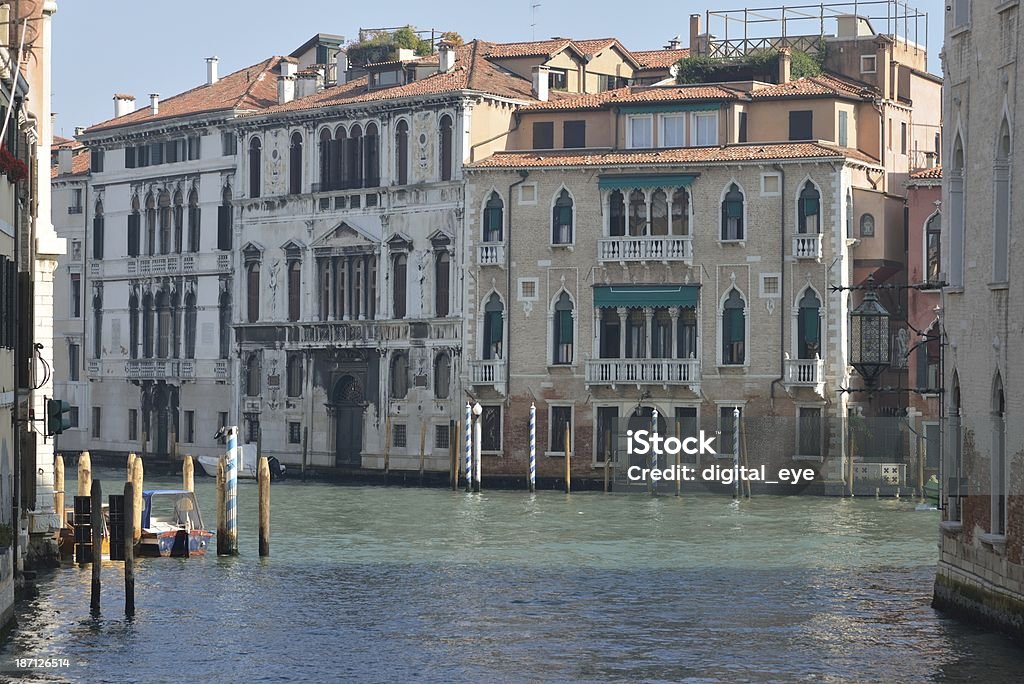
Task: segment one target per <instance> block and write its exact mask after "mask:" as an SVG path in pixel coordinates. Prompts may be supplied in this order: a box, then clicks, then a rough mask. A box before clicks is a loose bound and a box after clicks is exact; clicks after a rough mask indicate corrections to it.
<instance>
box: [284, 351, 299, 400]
mask: <svg viewBox="0 0 1024 684" xmlns="http://www.w3.org/2000/svg"><path fill="white" fill-rule="evenodd" d="M285 372H286V375H287V377H286V378H285V384H286V385H287V390H288V396H289V397H301V396H302V355H301V354H289V355H288V364H287V366H286V367H285Z"/></svg>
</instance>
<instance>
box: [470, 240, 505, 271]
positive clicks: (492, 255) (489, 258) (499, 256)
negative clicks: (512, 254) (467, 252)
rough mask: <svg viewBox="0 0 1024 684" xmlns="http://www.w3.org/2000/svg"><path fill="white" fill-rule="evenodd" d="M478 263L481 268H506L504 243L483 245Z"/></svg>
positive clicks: (477, 259) (480, 248)
mask: <svg viewBox="0 0 1024 684" xmlns="http://www.w3.org/2000/svg"><path fill="white" fill-rule="evenodd" d="M476 262H477V264H479V265H480V266H504V265H505V244H504V243H503V242H494V243H484V244H481V245H480V246H479V248H478V251H477V258H476Z"/></svg>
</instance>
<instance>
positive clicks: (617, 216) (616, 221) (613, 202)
mask: <svg viewBox="0 0 1024 684" xmlns="http://www.w3.org/2000/svg"><path fill="white" fill-rule="evenodd" d="M625 234H626V199H625V197H623V196H622V191H621V190H612V194H611V195H609V196H608V235H610V236H611V237H621V236H623V235H625Z"/></svg>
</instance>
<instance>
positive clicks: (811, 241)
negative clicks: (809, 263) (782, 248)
mask: <svg viewBox="0 0 1024 684" xmlns="http://www.w3.org/2000/svg"><path fill="white" fill-rule="evenodd" d="M793 256H794V257H795V258H797V259H821V233H814V234H811V235H794V236H793Z"/></svg>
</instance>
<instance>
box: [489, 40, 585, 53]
mask: <svg viewBox="0 0 1024 684" xmlns="http://www.w3.org/2000/svg"><path fill="white" fill-rule="evenodd" d="M571 42H572V41H571V40H570V39H568V38H552V39H551V40H535V41H532V42H529V43H494V44H492V45H491V46H490V47H489V49H488V51H487V56H488V57H540V56H547V55H553V54H555V53H556V52H559V51H560V50H564V49H565V48H566V46H568V45H569V43H571Z"/></svg>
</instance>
